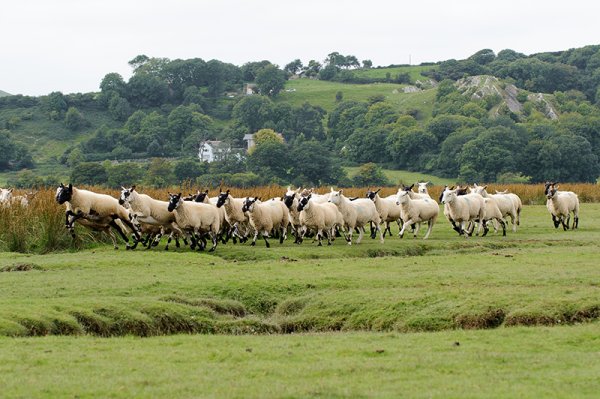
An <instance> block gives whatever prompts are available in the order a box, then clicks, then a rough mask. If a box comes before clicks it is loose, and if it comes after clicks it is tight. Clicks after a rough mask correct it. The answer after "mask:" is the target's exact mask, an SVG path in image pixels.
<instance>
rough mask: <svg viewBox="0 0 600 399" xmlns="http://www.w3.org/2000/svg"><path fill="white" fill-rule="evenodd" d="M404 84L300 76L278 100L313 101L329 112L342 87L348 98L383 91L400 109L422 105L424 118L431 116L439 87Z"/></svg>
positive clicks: (296, 103)
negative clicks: (407, 89) (415, 88)
mask: <svg viewBox="0 0 600 399" xmlns="http://www.w3.org/2000/svg"><path fill="white" fill-rule="evenodd" d="M402 88H403V85H399V84H393V83H373V84H364V85H357V84H346V83H337V82H327V81H323V80H313V79H297V80H290V81H288V82H287V83H286V85H285V89H286V91H282V92H281V93H280V94H279V95H278V96H277V99H276V100H275V101H276V102H285V103H289V104H290V105H292V106H294V107H298V106H301V105H302V104H304V103H305V102H309V103H310V104H312V105H318V106H320V107H322V108H323V109H325V110H326V111H327V112H331V111H332V110H333V109H334V108H335V107H336V105H337V102H336V100H335V97H336V93H337V92H338V91H341V92H342V96H343V100H344V101H367V100H368V99H369V97H372V96H376V95H383V96H385V98H386V100H387V101H388V102H390V103H391V104H394V105H397V106H398V109H399V110H400V111H408V110H414V109H418V110H419V112H420V115H421V118H423V119H427V118H430V117H431V113H432V110H433V101H434V99H435V93H436V89H429V90H424V91H420V92H415V93H404V92H403V91H402ZM287 90H293V91H287Z"/></svg>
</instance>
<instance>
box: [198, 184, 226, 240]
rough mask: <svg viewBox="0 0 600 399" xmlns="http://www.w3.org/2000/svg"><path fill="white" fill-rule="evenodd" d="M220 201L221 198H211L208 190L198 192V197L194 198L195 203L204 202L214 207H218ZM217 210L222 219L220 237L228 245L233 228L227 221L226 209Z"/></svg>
mask: <svg viewBox="0 0 600 399" xmlns="http://www.w3.org/2000/svg"><path fill="white" fill-rule="evenodd" d="M218 200H219V197H211V198H209V197H208V190H205V191H200V190H198V191H197V192H196V195H194V196H193V201H194V202H203V203H205V204H212V205H214V206H217V201H218ZM217 210H218V211H219V217H220V218H221V228H220V230H219V236H220V237H221V242H223V243H226V242H227V240H229V237H230V235H229V234H230V230H231V226H230V225H229V222H228V221H227V214H226V213H225V208H224V207H220V208H217ZM223 236H225V237H223Z"/></svg>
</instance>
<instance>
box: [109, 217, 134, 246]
mask: <svg viewBox="0 0 600 399" xmlns="http://www.w3.org/2000/svg"><path fill="white" fill-rule="evenodd" d="M109 226H111V227H112V228H113V229H115V230H117V233H119V235H120V236H121V238H122V239H123V240H124V241H125V245H126V247H125V248H127V249H133V248H134V247H132V246H131V245H129V238H128V237H127V235H125V233H124V232H123V230H121V228H120V227H119V225H118V224H117V222H115V219H113V220H111V221H110V223H109ZM111 238H112V237H111ZM115 240H116V238H115ZM114 244H115V249H118V247H117V244H116V242H114Z"/></svg>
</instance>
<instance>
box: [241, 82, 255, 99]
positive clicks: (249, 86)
mask: <svg viewBox="0 0 600 399" xmlns="http://www.w3.org/2000/svg"><path fill="white" fill-rule="evenodd" d="M257 93H258V86H257V85H256V84H254V83H246V84H245V85H244V94H245V95H247V96H251V95H253V94H257Z"/></svg>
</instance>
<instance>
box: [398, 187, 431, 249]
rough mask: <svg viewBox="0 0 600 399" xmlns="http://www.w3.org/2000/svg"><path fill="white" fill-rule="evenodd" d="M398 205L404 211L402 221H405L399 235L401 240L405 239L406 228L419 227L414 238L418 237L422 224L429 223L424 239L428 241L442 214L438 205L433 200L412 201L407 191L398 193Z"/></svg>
mask: <svg viewBox="0 0 600 399" xmlns="http://www.w3.org/2000/svg"><path fill="white" fill-rule="evenodd" d="M396 203H397V204H398V205H399V206H400V208H401V210H402V220H403V221H404V224H403V225H402V229H401V230H400V233H398V235H399V236H400V238H402V237H404V231H405V230H406V228H407V227H409V226H411V225H413V224H416V225H417V227H416V229H415V232H414V236H415V237H416V236H417V234H418V233H419V228H420V227H421V223H422V222H427V225H428V229H427V233H426V234H425V237H424V238H423V239H424V240H426V239H427V238H429V234H431V230H432V229H433V225H434V224H435V221H436V220H437V217H438V215H439V213H440V207H439V205H438V203H437V202H435V201H434V200H432V199H431V198H423V199H411V197H410V194H409V192H407V191H400V192H398V195H397V197H396Z"/></svg>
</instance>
